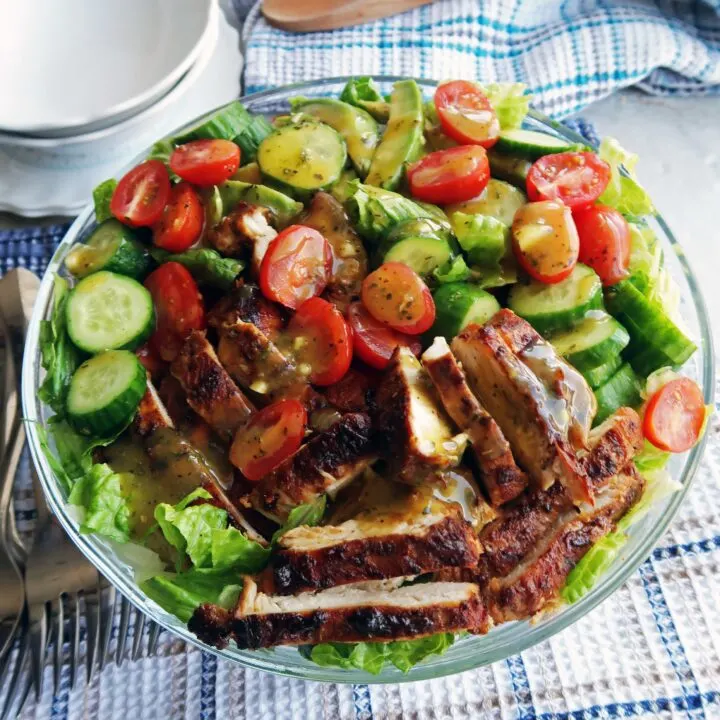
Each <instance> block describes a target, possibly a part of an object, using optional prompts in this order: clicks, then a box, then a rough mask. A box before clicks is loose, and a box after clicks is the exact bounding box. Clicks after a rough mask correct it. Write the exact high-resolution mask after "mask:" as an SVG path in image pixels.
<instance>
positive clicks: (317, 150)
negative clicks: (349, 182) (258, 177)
mask: <svg viewBox="0 0 720 720" xmlns="http://www.w3.org/2000/svg"><path fill="white" fill-rule="evenodd" d="M257 161H258V165H259V166H260V172H261V173H262V174H263V176H264V177H266V178H269V179H270V180H271V181H272V182H273V183H275V184H277V185H278V186H279V187H281V188H282V189H284V190H287V191H288V192H289V193H291V194H292V195H299V196H301V197H303V198H305V197H308V196H309V195H311V194H312V193H314V192H315V191H316V190H324V189H326V188H329V187H330V186H331V185H333V183H335V182H337V180H338V179H339V178H340V175H341V174H342V171H343V168H344V167H345V162H346V161H347V149H346V148H345V141H344V140H343V139H342V138H341V137H340V135H339V134H338V133H337V132H336V131H335V130H333V129H332V128H331V127H330V126H329V125H325V124H324V123H302V124H300V125H286V126H284V127H281V128H279V129H277V130H275V131H274V132H273V133H272V135H268V136H267V137H266V138H265V139H264V140H263V141H262V142H261V143H260V147H259V148H258V153H257Z"/></svg>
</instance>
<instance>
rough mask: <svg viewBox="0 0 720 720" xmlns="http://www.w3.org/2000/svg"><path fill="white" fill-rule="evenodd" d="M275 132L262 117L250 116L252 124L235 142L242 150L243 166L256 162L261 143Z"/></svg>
mask: <svg viewBox="0 0 720 720" xmlns="http://www.w3.org/2000/svg"><path fill="white" fill-rule="evenodd" d="M273 130H274V128H273V126H272V125H271V124H270V123H269V122H268V121H267V120H266V119H265V118H264V117H263V116H262V115H254V116H250V122H249V123H248V124H247V125H246V126H245V127H244V128H243V129H242V130H241V131H240V132H239V133H238V134H237V135H236V136H235V138H234V140H233V142H234V143H235V144H236V145H237V146H238V147H239V148H240V160H241V162H242V164H243V165H245V164H246V163H251V162H253V161H254V160H255V158H256V157H257V151H258V148H259V147H260V143H261V142H262V141H263V140H264V139H265V138H266V137H267V136H268V135H270V133H272V132H273Z"/></svg>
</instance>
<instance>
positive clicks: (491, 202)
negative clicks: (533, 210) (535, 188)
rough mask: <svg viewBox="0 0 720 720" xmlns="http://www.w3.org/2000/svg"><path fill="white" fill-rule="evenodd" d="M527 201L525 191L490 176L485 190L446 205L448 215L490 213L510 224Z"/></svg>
mask: <svg viewBox="0 0 720 720" xmlns="http://www.w3.org/2000/svg"><path fill="white" fill-rule="evenodd" d="M526 202H527V197H526V196H525V193H523V192H520V190H518V189H517V188H516V187H513V186H512V185H510V184H509V183H506V182H503V181H502V180H495V179H494V178H491V180H490V182H488V184H487V187H486V188H485V190H483V191H482V193H480V195H478V196H477V197H476V198H473V199H472V200H467V201H465V202H461V203H455V204H453V205H448V206H447V207H446V208H445V212H446V213H447V215H448V217H449V216H450V215H452V214H453V213H456V212H461V213H465V214H466V215H490V216H491V217H494V218H495V219H497V220H499V221H500V222H502V223H505V225H512V222H513V220H514V218H515V213H516V212H517V211H518V210H519V209H520V208H521V207H522V206H523V205H525V203H526Z"/></svg>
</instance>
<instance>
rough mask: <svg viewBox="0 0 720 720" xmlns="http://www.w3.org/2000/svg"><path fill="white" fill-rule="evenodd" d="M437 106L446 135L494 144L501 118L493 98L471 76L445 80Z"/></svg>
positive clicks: (487, 145) (440, 86)
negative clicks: (487, 95)
mask: <svg viewBox="0 0 720 720" xmlns="http://www.w3.org/2000/svg"><path fill="white" fill-rule="evenodd" d="M434 99H435V108H436V110H437V113H438V117H439V118H440V125H442V129H443V131H444V132H445V134H446V135H449V136H450V137H451V138H452V139H453V140H456V141H457V142H459V143H463V144H469V145H482V146H483V147H484V148H489V147H492V146H493V145H494V144H495V143H496V142H497V139H498V137H500V122H499V121H498V119H497V115H496V114H495V111H494V110H493V108H492V105H491V104H490V101H489V100H488V99H487V97H485V95H484V94H483V93H482V92H481V91H480V89H479V88H478V87H477V86H476V85H474V84H473V83H471V82H468V81H467V80H453V81H452V82H447V83H443V84H442V85H439V86H438V89H437V90H436V91H435V98H434Z"/></svg>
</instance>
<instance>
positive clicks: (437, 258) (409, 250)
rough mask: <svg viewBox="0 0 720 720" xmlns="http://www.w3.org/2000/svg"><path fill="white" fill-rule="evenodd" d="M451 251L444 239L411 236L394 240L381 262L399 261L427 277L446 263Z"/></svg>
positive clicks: (451, 256)
mask: <svg viewBox="0 0 720 720" xmlns="http://www.w3.org/2000/svg"><path fill="white" fill-rule="evenodd" d="M452 258H453V251H452V249H451V248H450V245H449V244H448V242H447V241H446V240H442V239H441V238H433V237H413V238H406V239H405V240H400V241H399V242H396V243H395V244H394V245H393V246H392V247H391V248H390V249H389V250H388V251H387V252H385V254H384V256H383V258H382V262H400V263H404V264H405V265H407V266H408V267H411V268H412V269H413V270H414V271H415V272H416V273H417V274H418V275H420V276H421V277H424V278H427V277H428V276H429V275H432V273H433V270H435V268H439V267H442V266H443V265H446V264H447V263H448V262H450V260H452Z"/></svg>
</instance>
